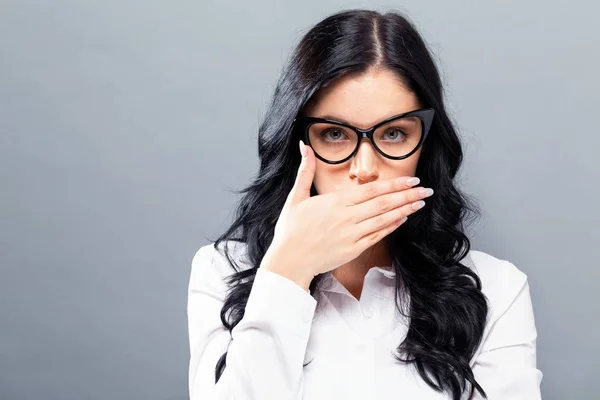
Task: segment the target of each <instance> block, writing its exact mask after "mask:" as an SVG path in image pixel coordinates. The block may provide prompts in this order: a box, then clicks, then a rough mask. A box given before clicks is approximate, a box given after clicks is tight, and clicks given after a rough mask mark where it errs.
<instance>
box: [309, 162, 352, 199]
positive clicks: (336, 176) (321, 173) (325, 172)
mask: <svg viewBox="0 0 600 400" xmlns="http://www.w3.org/2000/svg"><path fill="white" fill-rule="evenodd" d="M344 177H346V179H347V177H348V170H347V169H346V170H345V172H344V170H343V168H334V167H331V166H328V165H317V169H316V172H315V179H314V180H313V183H314V185H315V189H316V190H317V193H319V194H324V193H331V192H334V191H337V190H340V189H341V188H342V182H343V181H344Z"/></svg>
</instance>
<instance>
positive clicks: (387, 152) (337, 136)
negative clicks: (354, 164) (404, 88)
mask: <svg viewBox="0 0 600 400" xmlns="http://www.w3.org/2000/svg"><path fill="white" fill-rule="evenodd" d="M433 115H434V110H433V108H421V109H418V110H414V111H410V112H407V113H403V114H399V115H395V116H393V117H390V118H387V119H386V120H384V121H381V122H379V123H378V124H377V125H375V126H373V127H371V128H370V129H359V128H356V127H354V126H352V125H349V124H346V123H343V122H341V121H336V120H333V119H327V118H316V117H307V116H299V117H297V118H296V119H294V128H295V129H298V130H299V132H300V133H301V134H302V136H303V139H304V142H305V143H307V144H308V145H310V146H311V147H312V149H313V151H314V153H315V156H316V157H317V158H318V159H319V160H321V161H324V162H326V163H328V164H341V163H343V162H345V161H347V160H349V159H350V158H351V157H352V156H353V155H354V154H356V152H357V151H358V148H359V145H360V142H361V141H362V139H363V138H369V140H371V143H372V144H373V147H375V149H376V150H377V151H378V152H379V153H380V154H381V155H383V156H384V157H387V158H389V159H392V160H402V159H404V158H408V157H410V156H411V155H413V154H414V153H415V152H416V151H417V150H418V148H419V147H420V146H421V145H422V144H423V142H424V141H425V138H426V137H427V133H428V132H429V129H430V128H431V123H432V121H433Z"/></svg>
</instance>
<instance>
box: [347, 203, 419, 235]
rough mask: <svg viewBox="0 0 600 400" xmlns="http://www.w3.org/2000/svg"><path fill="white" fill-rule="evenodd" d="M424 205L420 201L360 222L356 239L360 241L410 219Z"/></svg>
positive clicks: (357, 226)
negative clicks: (406, 218) (395, 222)
mask: <svg viewBox="0 0 600 400" xmlns="http://www.w3.org/2000/svg"><path fill="white" fill-rule="evenodd" d="M424 204H425V201H423V200H419V201H416V202H413V203H410V204H406V205H404V206H402V207H398V208H395V209H393V210H391V211H388V212H386V213H383V214H379V215H376V216H374V217H371V218H369V219H366V220H364V221H362V222H359V223H358V224H356V225H355V227H356V237H357V238H358V239H359V240H360V239H361V238H362V237H364V236H367V235H370V234H372V233H374V232H377V231H379V230H381V229H384V228H385V227H386V226H388V225H390V224H392V223H394V221H398V220H401V219H402V218H404V217H410V215H411V214H413V213H415V212H417V211H418V210H420V209H421V208H423V205H424Z"/></svg>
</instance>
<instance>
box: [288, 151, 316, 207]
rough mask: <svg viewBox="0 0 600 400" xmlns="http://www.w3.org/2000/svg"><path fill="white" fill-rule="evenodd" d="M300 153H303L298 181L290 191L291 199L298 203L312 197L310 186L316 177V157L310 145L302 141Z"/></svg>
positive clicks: (297, 175)
mask: <svg viewBox="0 0 600 400" xmlns="http://www.w3.org/2000/svg"><path fill="white" fill-rule="evenodd" d="M299 145H300V153H301V154H302V152H304V154H303V155H302V158H301V161H300V166H299V167H298V173H297V174H296V181H295V182H294V186H293V188H292V190H291V192H290V196H289V201H290V202H292V203H296V202H298V201H302V200H305V199H307V198H309V197H310V188H311V187H312V183H313V180H314V178H315V169H316V165H317V162H316V158H315V154H314V152H313V150H312V148H311V147H310V146H306V145H305V144H304V143H303V142H302V141H300V143H299Z"/></svg>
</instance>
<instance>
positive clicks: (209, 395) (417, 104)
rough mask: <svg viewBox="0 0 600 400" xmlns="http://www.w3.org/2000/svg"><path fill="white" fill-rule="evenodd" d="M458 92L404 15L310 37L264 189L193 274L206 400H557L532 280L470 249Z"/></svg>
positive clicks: (269, 136)
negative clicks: (449, 91) (540, 359)
mask: <svg viewBox="0 0 600 400" xmlns="http://www.w3.org/2000/svg"><path fill="white" fill-rule="evenodd" d="M442 90H443V88H442V84H441V81H440V77H439V73H438V71H437V69H436V66H435V64H434V62H433V60H432V57H431V55H430V53H429V51H428V49H427V47H426V45H425V43H424V41H423V39H422V38H421V37H420V35H419V34H418V32H417V31H416V29H415V27H414V26H413V25H412V24H411V23H410V22H409V21H408V20H407V19H406V18H405V17H403V16H402V15H399V14H396V13H386V14H383V15H382V14H380V13H377V12H374V11H366V10H353V11H345V12H341V13H338V14H335V15H332V16H330V17H328V18H326V19H324V20H323V21H321V22H320V23H318V24H317V25H316V26H315V27H313V28H312V29H311V30H310V31H309V32H308V33H307V34H306V35H305V36H304V38H303V39H302V40H301V42H300V43H299V45H298V46H297V48H296V49H295V51H294V53H293V56H292V58H291V60H290V63H289V65H288V66H287V68H286V69H285V70H284V72H283V75H282V76H281V78H280V80H279V82H278V83H277V87H276V90H275V94H274V98H273V102H272V104H271V106H270V108H269V109H268V111H267V115H266V117H265V119H264V122H263V123H262V125H261V127H260V131H259V156H260V161H261V162H260V171H259V174H258V176H257V178H256V179H255V180H254V182H253V183H252V184H251V185H250V186H249V187H247V188H246V189H244V190H243V192H242V193H244V196H243V198H242V200H241V203H240V205H239V207H238V209H237V214H236V218H235V220H234V222H233V224H232V226H231V227H230V228H229V229H228V230H227V231H226V232H225V233H224V234H223V235H222V236H221V237H219V238H218V239H217V240H216V241H215V242H214V243H212V244H209V245H206V246H203V247H201V248H200V249H199V250H198V252H197V253H196V254H195V256H194V258H193V261H192V271H191V277H190V283H189V293H188V296H189V299H188V317H189V321H188V322H189V339H190V351H191V359H190V369H189V372H190V374H189V379H190V380H189V385H190V388H189V389H190V397H191V399H192V400H197V399H203V400H208V399H234V398H235V399H261V400H262V399H278V400H281V399H307V400H314V399H378V400H383V399H463V398H470V399H482V398H488V399H539V398H540V382H541V379H542V373H541V372H540V371H539V370H538V369H537V367H536V337H537V333H536V328H535V323H534V318H533V312H532V305H531V299H530V293H529V285H528V283H527V277H526V276H525V274H524V273H522V272H521V271H520V270H519V269H517V267H516V266H515V265H513V264H512V263H510V262H509V261H506V260H502V259H499V258H495V257H493V256H491V255H489V254H486V253H484V252H481V251H476V250H471V249H470V242H469V239H468V238H467V236H466V235H465V232H464V231H465V228H464V225H465V220H466V218H467V216H468V212H472V213H474V214H477V208H476V206H475V205H474V204H471V203H469V202H468V200H467V198H466V196H465V195H464V194H463V193H461V191H460V190H459V189H458V188H457V187H456V184H455V182H454V179H455V176H456V174H457V172H458V169H459V167H460V165H461V161H462V148H461V144H460V142H459V139H458V137H457V133H456V131H455V128H454V127H453V125H452V123H451V121H450V119H449V117H448V114H447V113H446V111H445V109H444V103H443V97H442ZM298 147H300V149H299V148H298ZM425 203H427V204H425ZM234 268H235V270H234Z"/></svg>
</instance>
